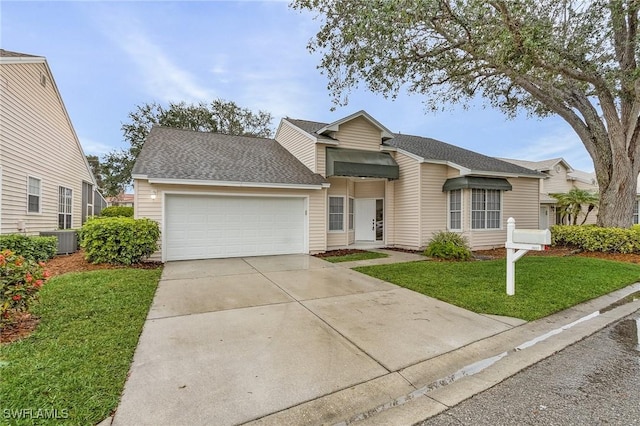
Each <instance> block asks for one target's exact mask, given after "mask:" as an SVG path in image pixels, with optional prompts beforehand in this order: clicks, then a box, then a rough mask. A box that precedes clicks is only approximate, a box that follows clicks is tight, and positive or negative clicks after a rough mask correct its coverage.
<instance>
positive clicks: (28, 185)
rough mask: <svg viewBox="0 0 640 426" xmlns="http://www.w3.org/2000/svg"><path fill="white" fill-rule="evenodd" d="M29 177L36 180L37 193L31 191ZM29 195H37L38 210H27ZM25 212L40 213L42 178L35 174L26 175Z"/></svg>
mask: <svg viewBox="0 0 640 426" xmlns="http://www.w3.org/2000/svg"><path fill="white" fill-rule="evenodd" d="M31 179H33V180H37V181H38V183H39V185H38V193H37V194H32V193H31V185H30V183H31ZM29 197H38V211H31V210H29ZM27 214H42V179H41V178H39V177H37V176H31V175H29V176H27Z"/></svg>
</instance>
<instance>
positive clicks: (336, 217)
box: [329, 197, 344, 231]
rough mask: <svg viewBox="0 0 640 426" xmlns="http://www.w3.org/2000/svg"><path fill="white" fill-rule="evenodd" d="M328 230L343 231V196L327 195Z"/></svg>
mask: <svg viewBox="0 0 640 426" xmlns="http://www.w3.org/2000/svg"><path fill="white" fill-rule="evenodd" d="M329 231H344V198H343V197H329Z"/></svg>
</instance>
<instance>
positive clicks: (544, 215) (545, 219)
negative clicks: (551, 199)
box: [539, 206, 549, 229]
mask: <svg viewBox="0 0 640 426" xmlns="http://www.w3.org/2000/svg"><path fill="white" fill-rule="evenodd" d="M539 225H540V226H539V228H540V229H547V228H549V207H546V206H545V207H540V219H539Z"/></svg>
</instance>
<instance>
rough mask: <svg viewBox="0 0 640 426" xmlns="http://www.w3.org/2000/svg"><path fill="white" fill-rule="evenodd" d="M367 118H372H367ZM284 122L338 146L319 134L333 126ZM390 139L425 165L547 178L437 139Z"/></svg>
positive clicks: (395, 136)
mask: <svg viewBox="0 0 640 426" xmlns="http://www.w3.org/2000/svg"><path fill="white" fill-rule="evenodd" d="M362 112H364V111H362ZM356 114H359V113H356ZM365 114H366V113H365ZM352 115H353V114H352ZM367 116H369V115H368V114H367ZM349 117H352V116H349ZM369 117H370V116H369ZM352 118H353V117H352ZM284 120H286V121H288V122H290V123H291V124H293V125H294V126H296V127H298V128H299V129H301V130H303V131H304V132H306V133H307V134H308V135H309V136H311V137H316V138H317V139H318V141H319V142H323V141H322V140H321V139H320V138H321V137H325V138H327V139H328V143H334V144H335V142H336V141H335V140H334V139H332V138H328V137H326V136H323V135H319V134H318V132H319V131H322V130H323V129H327V128H329V127H331V126H332V124H327V123H322V122H319V121H309V120H300V119H293V118H286V119H284ZM344 121H347V118H344V119H342V120H338V121H337V122H336V123H338V122H344ZM389 135H390V136H391V139H388V140H385V141H384V142H383V144H382V146H388V147H394V148H396V149H400V150H402V151H405V152H406V153H409V154H411V155H413V156H415V157H419V158H420V159H423V160H425V161H432V162H437V163H443V164H449V165H451V166H452V167H456V168H458V169H466V172H467V174H468V173H478V174H481V173H483V172H484V173H485V174H503V175H504V174H506V175H517V176H532V177H538V178H541V177H544V175H543V174H542V173H539V172H537V171H535V170H532V169H530V168H526V167H522V166H518V165H515V164H511V163H508V162H505V161H502V160H499V159H497V158H494V157H489V156H486V155H482V154H479V153H477V152H474V151H470V150H467V149H464V148H460V147H457V146H455V145H451V144H448V143H445V142H441V141H438V140H435V139H431V138H425V137H421V136H412V135H403V134H398V133H391V132H389Z"/></svg>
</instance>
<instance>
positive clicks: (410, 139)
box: [384, 134, 544, 178]
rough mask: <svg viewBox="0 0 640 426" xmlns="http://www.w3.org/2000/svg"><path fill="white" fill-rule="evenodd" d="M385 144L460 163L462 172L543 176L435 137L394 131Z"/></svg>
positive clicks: (437, 160)
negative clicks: (395, 132) (391, 137)
mask: <svg viewBox="0 0 640 426" xmlns="http://www.w3.org/2000/svg"><path fill="white" fill-rule="evenodd" d="M384 144H385V145H387V146H392V147H395V148H396V149H400V150H402V151H405V152H408V153H410V154H413V155H415V156H418V157H420V158H422V159H424V160H425V161H429V162H437V163H443V164H448V165H450V166H452V167H456V166H459V167H458V168H463V169H466V170H465V174H502V175H516V176H531V177H538V178H541V177H543V176H544V175H543V174H542V173H539V172H537V171H534V170H531V169H528V168H525V167H522V166H518V165H516V164H512V163H508V162H506V161H502V160H499V159H497V158H494V157H489V156H487V155H483V154H479V153H477V152H474V151H470V150H468V149H464V148H460V147H458V146H455V145H451V144H448V143H445V142H441V141H439V140H436V139H431V138H424V137H421V136H412V135H402V134H396V135H395V137H394V138H393V139H391V140H388V141H386V142H385V143H384Z"/></svg>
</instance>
